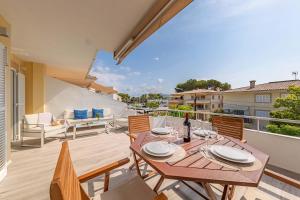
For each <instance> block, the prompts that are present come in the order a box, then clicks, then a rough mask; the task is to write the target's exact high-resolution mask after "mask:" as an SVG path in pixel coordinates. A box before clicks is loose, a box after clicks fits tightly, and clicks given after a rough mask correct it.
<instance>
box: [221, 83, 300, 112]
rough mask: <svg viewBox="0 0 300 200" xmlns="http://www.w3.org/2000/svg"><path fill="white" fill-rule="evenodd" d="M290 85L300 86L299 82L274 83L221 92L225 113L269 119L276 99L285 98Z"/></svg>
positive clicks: (254, 84)
mask: <svg viewBox="0 0 300 200" xmlns="http://www.w3.org/2000/svg"><path fill="white" fill-rule="evenodd" d="M291 85H296V86H300V81H299V80H288V81H276V82H269V83H264V84H256V83H255V81H250V84H249V86H247V87H242V88H236V89H232V90H228V91H224V92H223V110H224V112H225V113H230V114H237V115H251V116H258V117H269V116H270V112H271V111H272V110H275V108H274V107H273V105H274V103H275V101H276V99H277V98H280V97H285V96H286V95H287V94H288V88H289V86H291Z"/></svg>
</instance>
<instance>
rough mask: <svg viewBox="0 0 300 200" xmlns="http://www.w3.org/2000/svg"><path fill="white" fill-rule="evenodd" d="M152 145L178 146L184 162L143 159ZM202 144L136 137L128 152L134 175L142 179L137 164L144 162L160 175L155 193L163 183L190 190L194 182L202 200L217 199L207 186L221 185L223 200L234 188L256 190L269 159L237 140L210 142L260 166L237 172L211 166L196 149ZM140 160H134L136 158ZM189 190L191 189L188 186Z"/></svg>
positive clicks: (197, 140)
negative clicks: (241, 153) (242, 154)
mask: <svg viewBox="0 0 300 200" xmlns="http://www.w3.org/2000/svg"><path fill="white" fill-rule="evenodd" d="M152 141H168V142H172V143H175V144H177V145H180V146H181V147H182V148H183V149H184V150H185V151H186V154H185V156H184V157H183V158H181V159H180V160H178V161H176V162H160V161H156V160H155V159H152V158H151V157H149V156H145V153H144V152H143V150H142V146H143V145H144V144H146V143H149V142H152ZM204 144H205V140H204V139H201V138H192V140H191V141H190V142H188V143H184V142H183V140H182V139H175V137H172V136H170V137H166V136H155V135H153V134H152V133H151V132H150V131H149V132H144V133H140V134H137V138H136V140H135V141H134V142H133V143H132V144H131V146H130V149H131V150H132V151H133V155H134V159H135V162H136V168H137V173H138V174H139V175H140V176H141V172H140V169H139V160H140V159H141V160H143V161H145V162H146V163H147V164H148V165H150V166H151V167H152V168H153V169H154V170H155V171H156V172H157V173H158V174H160V175H161V177H160V179H159V181H158V182H157V184H156V186H155V187H154V191H156V192H157V191H158V190H159V188H160V186H161V184H162V183H163V181H164V179H173V180H179V181H182V182H183V183H184V184H186V185H187V186H189V185H188V184H187V182H186V181H193V182H195V183H197V184H198V185H200V186H201V187H203V189H204V190H205V192H206V194H202V193H200V192H197V191H196V190H195V189H193V190H194V191H196V192H197V193H198V194H199V195H201V196H202V197H203V198H204V199H216V194H215V193H214V191H213V190H212V188H211V185H210V184H212V183H213V184H221V185H222V186H224V188H223V191H222V199H224V200H225V199H228V198H230V195H232V194H230V190H231V188H234V187H235V186H249V187H257V186H258V184H259V182H260V179H261V177H262V175H263V172H264V169H265V166H266V164H267V162H268V160H269V156H268V155H267V154H265V153H263V152H261V151H259V150H258V149H256V148H254V147H252V146H250V145H248V144H245V143H242V142H241V141H240V140H237V139H234V138H232V137H228V136H224V137H223V139H222V140H217V139H215V140H211V141H210V144H218V145H226V146H230V147H235V148H238V149H241V150H245V151H248V152H250V153H251V154H252V155H253V156H254V157H255V158H256V159H257V160H258V161H259V162H260V167H259V169H256V170H253V171H246V170H238V169H236V168H228V167H225V166H224V165H220V164H218V162H213V161H212V160H210V159H208V158H207V157H205V156H204V155H203V154H202V153H201V152H200V151H198V149H199V148H200V147H201V146H202V145H204ZM136 155H137V156H138V157H139V158H140V159H137V156H136ZM189 187H190V186H189Z"/></svg>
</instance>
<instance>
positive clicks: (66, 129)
mask: <svg viewBox="0 0 300 200" xmlns="http://www.w3.org/2000/svg"><path fill="white" fill-rule="evenodd" d="M67 137H68V136H67V129H66V130H65V139H67Z"/></svg>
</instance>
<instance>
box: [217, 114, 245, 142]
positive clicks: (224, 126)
mask: <svg viewBox="0 0 300 200" xmlns="http://www.w3.org/2000/svg"><path fill="white" fill-rule="evenodd" d="M212 125H213V126H214V127H217V129H218V133H219V134H221V135H226V136H230V137H233V138H236V139H239V140H243V139H244V134H243V130H244V120H243V119H242V118H237V117H226V116H213V117H212Z"/></svg>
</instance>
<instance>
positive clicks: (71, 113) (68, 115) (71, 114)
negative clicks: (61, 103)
mask: <svg viewBox="0 0 300 200" xmlns="http://www.w3.org/2000/svg"><path fill="white" fill-rule="evenodd" d="M64 119H74V110H65V112H64Z"/></svg>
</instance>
